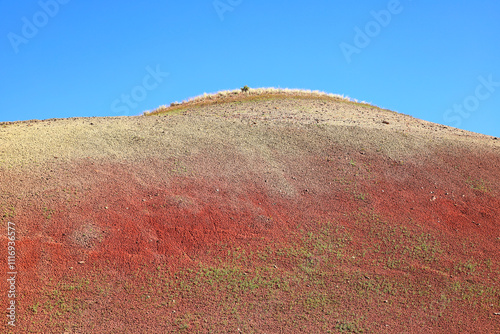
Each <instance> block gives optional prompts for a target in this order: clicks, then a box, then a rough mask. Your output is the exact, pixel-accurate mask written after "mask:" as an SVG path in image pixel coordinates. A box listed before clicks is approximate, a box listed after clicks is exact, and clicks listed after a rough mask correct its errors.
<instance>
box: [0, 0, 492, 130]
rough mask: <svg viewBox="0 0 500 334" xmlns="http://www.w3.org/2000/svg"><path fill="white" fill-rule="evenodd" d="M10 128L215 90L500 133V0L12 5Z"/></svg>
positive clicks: (1, 51) (6, 36) (0, 69)
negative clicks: (268, 93) (308, 97)
mask: <svg viewBox="0 0 500 334" xmlns="http://www.w3.org/2000/svg"><path fill="white" fill-rule="evenodd" d="M0 13H2V19H1V20H0V73H1V79H0V92H1V95H0V121H15V120H28V119H47V118H62V117H87V116H123V115H139V114H142V112H143V111H145V110H152V109H154V108H156V107H158V106H159V105H164V104H170V102H173V101H182V100H185V99H187V98H189V97H193V96H196V95H200V94H202V93H204V92H207V93H210V92H216V91H219V90H225V89H236V88H239V87H242V86H244V85H248V86H250V87H255V88H256V87H282V88H284V87H288V88H305V89H312V90H321V91H326V92H329V93H336V94H344V95H347V96H349V97H351V98H355V99H358V100H362V101H367V102H370V103H373V104H375V105H377V106H380V107H384V108H388V109H391V110H395V111H398V112H401V113H404V114H409V115H412V116H414V117H417V118H421V119H425V120H428V121H431V122H436V123H440V124H446V125H451V126H456V127H459V128H462V129H466V130H470V131H474V132H480V133H484V134H488V135H492V136H496V137H500V126H499V125H500V35H499V32H500V2H499V1H497V0H490V1H484V0H483V1H482V0H479V1H474V2H473V1H472V0H470V1H469V0H456V1H451V0H443V1H431V0H428V1H425V0H421V1H418V0H400V1H397V0H390V1H387V0H382V1H364V2H361V1H347V0H345V1H333V0H324V1H319V0H318V1H314V0H313V1H293V0H290V1H286V2H272V1H264V0H215V1H214V0H194V1H166V0H163V1H159V0H152V1H148V2H139V1H123V2H102V1H99V2H98V1H79V0H41V1H14V0H0Z"/></svg>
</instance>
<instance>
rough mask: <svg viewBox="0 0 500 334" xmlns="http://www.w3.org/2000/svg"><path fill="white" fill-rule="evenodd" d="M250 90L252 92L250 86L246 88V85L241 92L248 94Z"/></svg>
mask: <svg viewBox="0 0 500 334" xmlns="http://www.w3.org/2000/svg"><path fill="white" fill-rule="evenodd" d="M249 90H250V88H249V87H248V86H246V85H245V86H243V87H242V88H241V91H242V92H243V93H246V92H248V91H249Z"/></svg>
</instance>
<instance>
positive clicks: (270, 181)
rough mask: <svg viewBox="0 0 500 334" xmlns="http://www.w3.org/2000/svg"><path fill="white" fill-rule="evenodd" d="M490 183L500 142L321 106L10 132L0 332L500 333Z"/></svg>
mask: <svg viewBox="0 0 500 334" xmlns="http://www.w3.org/2000/svg"><path fill="white" fill-rule="evenodd" d="M499 176H500V144H499V143H498V140H497V139H496V138H493V137H489V136H484V135H480V134H474V133H470V132H466V131H462V130H457V129H453V128H449V127H445V126H441V125H437V124H433V123H429V122H425V121H421V120H418V119H415V118H412V117H410V116H406V115H402V114H398V113H394V112H392V111H388V110H383V109H379V108H377V107H374V106H368V105H364V104H358V103H353V102H348V101H342V100H335V99H327V98H320V97H314V98H304V97H293V96H261V97H258V98H252V99H248V98H233V99H230V100H224V99H222V100H220V101H215V102H214V103H205V104H198V105H197V104H196V103H191V104H190V103H187V104H183V105H180V106H175V107H173V108H170V109H167V110H165V112H163V113H158V114H155V115H151V116H139V117H116V118H72V119H57V120H45V121H28V122H16V123H2V124H1V125H0V218H1V221H2V225H3V226H4V227H3V230H4V233H3V234H1V235H0V240H1V245H2V246H1V248H0V256H1V257H2V258H4V259H6V261H5V265H4V274H3V275H4V277H6V278H8V277H9V276H8V272H9V270H8V269H9V268H7V258H8V248H7V247H8V242H9V234H8V232H9V230H8V226H9V222H10V223H11V225H10V226H11V228H15V253H16V256H15V264H14V265H15V269H16V272H17V275H16V280H15V283H16V284H15V292H16V298H11V297H9V296H8V293H7V292H8V291H9V289H11V285H10V284H9V282H7V281H6V280H5V279H4V280H1V283H0V288H1V289H2V291H4V293H2V294H1V297H0V305H3V306H1V307H4V309H5V312H6V314H7V312H8V310H7V307H8V306H9V305H10V304H9V303H10V302H11V301H12V300H14V301H15V303H16V304H15V305H16V310H15V316H16V318H15V319H16V320H15V324H16V326H15V327H12V326H10V325H9V324H8V321H9V319H8V317H5V318H4V321H3V322H2V323H1V325H0V326H1V328H2V331H3V332H13V333H65V332H67V333H169V332H172V333H177V332H186V333H196V332H199V333H210V332H213V333H239V332H241V333H301V332H304V333H340V332H344V333H346V332H347V333H348V332H351V333H360V332H365V333H374V332H383V333H458V332H481V333H495V332H500V315H497V313H499V312H500V289H499V288H498V287H499V278H500V265H499V263H498V258H499V255H500V221H499V220H498V216H499V214H500V212H499V208H500V197H499V195H500V194H499V189H500V187H499V183H500V177H499ZM11 231H12V229H11Z"/></svg>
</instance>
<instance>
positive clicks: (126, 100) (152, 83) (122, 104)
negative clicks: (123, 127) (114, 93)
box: [111, 65, 169, 116]
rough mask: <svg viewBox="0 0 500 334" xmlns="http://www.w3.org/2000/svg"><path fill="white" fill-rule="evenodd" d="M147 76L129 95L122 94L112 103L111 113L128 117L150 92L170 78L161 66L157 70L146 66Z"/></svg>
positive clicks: (157, 66)
mask: <svg viewBox="0 0 500 334" xmlns="http://www.w3.org/2000/svg"><path fill="white" fill-rule="evenodd" d="M146 72H147V74H146V75H145V76H144V77H143V78H142V81H141V84H140V85H136V86H134V87H132V89H131V90H130V93H129V94H122V95H121V96H120V98H118V99H115V100H113V102H111V111H112V112H113V113H115V114H121V115H123V116H127V115H129V113H130V110H131V109H135V108H137V106H138V105H139V104H138V103H139V102H142V101H144V100H145V99H146V98H147V97H148V92H150V91H152V90H155V89H156V88H158V86H159V85H160V84H161V83H162V82H163V81H164V80H165V78H166V77H168V76H169V74H168V73H166V72H162V71H161V70H160V65H156V68H155V69H152V68H151V66H149V65H148V66H146Z"/></svg>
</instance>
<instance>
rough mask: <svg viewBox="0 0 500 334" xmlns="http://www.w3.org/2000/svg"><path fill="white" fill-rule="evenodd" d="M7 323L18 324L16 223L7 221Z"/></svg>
mask: <svg viewBox="0 0 500 334" xmlns="http://www.w3.org/2000/svg"><path fill="white" fill-rule="evenodd" d="M7 239H8V240H9V241H8V242H7V287H8V288H7V297H8V298H9V301H8V306H7V319H8V321H7V324H8V325H9V326H13V327H14V326H16V280H17V269H16V224H14V223H11V222H8V223H7Z"/></svg>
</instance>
